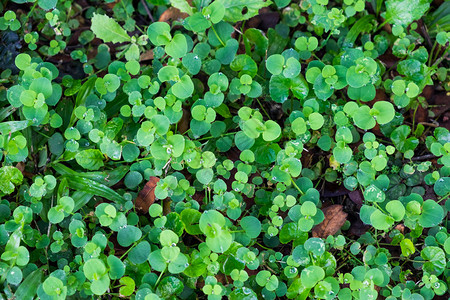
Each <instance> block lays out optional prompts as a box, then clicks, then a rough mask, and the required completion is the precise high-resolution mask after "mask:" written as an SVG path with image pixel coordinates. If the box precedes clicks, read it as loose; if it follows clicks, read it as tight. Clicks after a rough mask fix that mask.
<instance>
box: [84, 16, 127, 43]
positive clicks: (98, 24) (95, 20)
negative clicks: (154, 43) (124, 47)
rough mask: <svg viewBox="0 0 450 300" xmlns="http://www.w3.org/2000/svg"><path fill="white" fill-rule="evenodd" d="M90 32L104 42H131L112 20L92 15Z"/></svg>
mask: <svg viewBox="0 0 450 300" xmlns="http://www.w3.org/2000/svg"><path fill="white" fill-rule="evenodd" d="M91 22H92V24H91V30H92V31H93V32H94V34H95V35H96V36H97V37H98V38H100V39H102V40H103V41H104V42H106V43H107V42H112V43H123V42H129V41H131V37H130V36H129V35H128V33H127V32H126V31H125V30H124V29H123V28H122V27H121V26H120V25H119V24H118V23H117V22H116V21H115V20H114V19H112V18H110V17H108V16H106V15H100V14H96V13H94V16H93V17H92V19H91Z"/></svg>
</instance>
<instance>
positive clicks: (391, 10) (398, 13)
mask: <svg viewBox="0 0 450 300" xmlns="http://www.w3.org/2000/svg"><path fill="white" fill-rule="evenodd" d="M430 2H431V1H430V0H387V1H386V2H385V3H386V16H385V19H386V20H388V21H389V23H391V24H398V25H402V26H408V25H409V24H410V23H411V22H413V21H415V20H418V19H419V18H421V17H422V16H423V15H424V14H425V13H426V11H427V10H428V9H429V8H430Z"/></svg>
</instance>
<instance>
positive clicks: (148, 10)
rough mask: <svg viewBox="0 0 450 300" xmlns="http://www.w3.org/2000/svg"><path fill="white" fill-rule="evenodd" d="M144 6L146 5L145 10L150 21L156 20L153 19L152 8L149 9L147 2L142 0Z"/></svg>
mask: <svg viewBox="0 0 450 300" xmlns="http://www.w3.org/2000/svg"><path fill="white" fill-rule="evenodd" d="M141 3H142V6H144V9H145V11H146V12H147V15H148V17H149V18H150V21H152V22H155V20H154V19H153V16H152V13H151V12H150V9H148V6H147V3H146V2H145V0H141Z"/></svg>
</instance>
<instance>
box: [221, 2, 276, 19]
mask: <svg viewBox="0 0 450 300" xmlns="http://www.w3.org/2000/svg"><path fill="white" fill-rule="evenodd" d="M218 2H221V3H222V4H223V6H224V8H225V17H224V20H225V21H228V22H232V23H235V22H239V21H244V20H248V19H250V18H251V17H254V16H256V15H257V14H258V11H259V10H260V9H261V8H263V7H267V6H269V5H270V4H272V1H270V0H266V1H264V0H218ZM244 11H245V13H242V12H244Z"/></svg>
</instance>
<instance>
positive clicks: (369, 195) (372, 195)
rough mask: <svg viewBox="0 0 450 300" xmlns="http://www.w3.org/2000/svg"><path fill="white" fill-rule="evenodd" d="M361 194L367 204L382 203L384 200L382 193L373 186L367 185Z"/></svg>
mask: <svg viewBox="0 0 450 300" xmlns="http://www.w3.org/2000/svg"><path fill="white" fill-rule="evenodd" d="M363 194H364V199H366V200H367V201H369V202H383V201H384V199H385V198H386V195H385V194H384V192H383V191H382V190H380V188H378V187H377V186H376V185H374V184H371V185H369V186H368V187H367V188H366V189H365V191H364V193H363Z"/></svg>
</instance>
